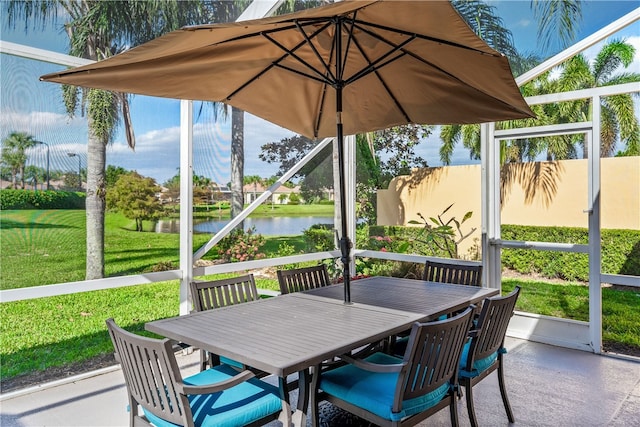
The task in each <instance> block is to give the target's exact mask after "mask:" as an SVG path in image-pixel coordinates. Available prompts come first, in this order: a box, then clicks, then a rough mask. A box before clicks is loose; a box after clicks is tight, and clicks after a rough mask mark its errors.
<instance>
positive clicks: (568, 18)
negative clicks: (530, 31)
mask: <svg viewBox="0 0 640 427" xmlns="http://www.w3.org/2000/svg"><path fill="white" fill-rule="evenodd" d="M531 6H532V8H533V14H534V16H535V17H536V19H537V20H538V40H539V41H540V42H541V43H542V48H543V49H549V48H551V47H553V46H552V45H553V43H557V45H558V46H557V47H559V48H560V49H564V48H566V47H567V46H569V45H570V43H572V42H573V40H574V39H575V37H576V34H577V24H578V23H579V22H580V21H581V20H582V1H581V0H532V2H531Z"/></svg>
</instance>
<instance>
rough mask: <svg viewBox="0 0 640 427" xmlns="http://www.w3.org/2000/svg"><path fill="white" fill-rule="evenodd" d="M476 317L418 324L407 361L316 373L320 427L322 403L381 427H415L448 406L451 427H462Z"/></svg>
mask: <svg viewBox="0 0 640 427" xmlns="http://www.w3.org/2000/svg"><path fill="white" fill-rule="evenodd" d="M471 313H472V309H471V307H470V308H468V309H466V310H465V311H464V312H462V313H460V314H459V315H457V316H455V317H452V318H449V319H445V320H440V321H435V322H430V323H415V324H414V325H413V327H412V328H411V335H410V338H409V345H408V346H407V350H406V351H405V353H404V356H403V357H402V358H399V357H395V356H391V355H389V354H387V353H383V352H376V353H373V354H372V355H369V356H367V357H365V358H354V357H351V356H349V355H343V356H340V357H341V358H342V359H343V360H344V361H345V362H347V364H346V365H343V366H340V367H337V368H335V369H325V370H320V367H316V369H315V371H314V372H319V374H318V375H314V376H313V379H312V384H311V393H312V395H311V411H312V420H313V425H314V427H315V426H318V423H319V413H318V410H319V402H320V401H321V400H326V401H328V402H330V403H332V404H333V405H335V406H338V407H339V408H341V409H344V410H346V411H348V412H351V413H352V414H355V415H357V416H359V417H361V418H364V419H365V420H367V421H369V422H371V423H374V424H376V425H379V426H412V425H415V424H417V423H419V422H421V421H422V420H424V419H426V418H428V417H430V416H431V415H433V414H435V413H436V412H438V411H440V410H441V409H443V408H446V407H447V406H448V407H449V410H450V416H451V424H452V425H453V426H457V425H458V412H457V404H456V400H457V399H456V396H457V384H458V381H457V377H458V369H459V362H460V355H461V352H462V348H463V346H464V342H465V339H466V337H467V334H468V332H469V325H470V322H471Z"/></svg>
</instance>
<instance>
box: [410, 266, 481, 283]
mask: <svg viewBox="0 0 640 427" xmlns="http://www.w3.org/2000/svg"><path fill="white" fill-rule="evenodd" d="M422 280H428V281H430V282H441V283H451V284H456V285H470V286H482V265H462V264H457V263H453V262H436V261H427V262H425V265H424V272H423V274H422Z"/></svg>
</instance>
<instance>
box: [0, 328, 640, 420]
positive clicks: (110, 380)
mask: <svg viewBox="0 0 640 427" xmlns="http://www.w3.org/2000/svg"><path fill="white" fill-rule="evenodd" d="M506 345H507V348H508V354H507V355H506V356H505V359H506V362H505V363H506V379H507V387H508V392H509V397H510V400H511V405H512V407H513V411H514V414H515V417H516V424H517V425H521V426H625V427H626V426H640V361H633V360H624V359H619V358H614V357H603V356H597V355H594V354H590V353H586V352H582V351H576V350H568V349H564V348H559V347H554V346H550V345H545V344H538V343H533V342H529V341H524V340H518V339H511V338H509V339H508V341H507V344H506ZM197 358H198V354H197V353H192V354H190V355H179V356H178V362H179V363H180V364H181V366H183V369H184V370H183V372H184V373H190V372H194V371H195V370H196V369H197V365H196V362H197V360H198V359H197ZM271 380H272V381H275V380H274V379H273V378H271ZM296 397H297V396H296V395H295V393H294V394H293V395H292V400H294V401H295V399H296ZM474 397H475V399H476V412H477V415H478V421H479V423H480V425H483V426H500V425H508V424H509V422H508V420H507V417H506V415H505V412H504V409H503V406H502V401H501V399H500V392H499V390H498V381H497V377H496V374H492V375H491V376H490V377H489V378H487V379H485V380H484V381H482V382H481V383H480V384H478V385H477V386H476V388H474ZM0 405H1V409H0V413H1V417H0V425H2V426H3V427H9V426H15V427H18V426H25V427H26V426H45V425H46V426H126V425H128V414H127V411H126V406H127V401H126V391H125V385H124V379H123V377H122V373H121V372H120V370H119V369H118V368H117V367H116V368H111V369H110V368H107V369H103V370H101V371H96V373H95V375H90V376H88V377H86V378H85V377H82V378H76V379H71V380H69V381H65V382H59V383H57V384H51V385H45V386H41V387H37V388H32V389H25V390H18V391H15V392H13V393H9V394H4V395H2V401H1V402H0ZM323 409H324V410H323V411H322V414H323V415H324V418H323V419H322V420H321V421H322V424H323V425H327V426H329V425H335V426H341V425H345V424H346V423H347V421H352V420H351V419H346V418H345V417H344V414H341V413H338V412H337V411H335V410H332V408H328V407H325V408H323ZM458 409H459V415H460V425H463V426H465V425H469V419H468V417H467V411H466V406H465V400H464V399H462V400H460V401H459V403H458ZM309 424H310V423H309ZM271 425H274V426H275V425H279V424H278V423H276V422H274V423H272V424H270V426H271ZM420 425H421V426H427V425H429V426H440V425H442V426H448V425H450V422H449V413H448V410H446V409H444V410H442V411H440V412H439V413H438V414H436V415H435V416H433V417H431V418H429V419H428V420H427V421H425V422H423V423H421V424H420Z"/></svg>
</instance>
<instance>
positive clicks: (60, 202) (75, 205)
mask: <svg viewBox="0 0 640 427" xmlns="http://www.w3.org/2000/svg"><path fill="white" fill-rule="evenodd" d="M85 199H86V195H85V194H84V193H81V192H75V191H50V190H47V191H33V190H19V189H10V188H9V189H5V190H0V210H17V209H84V208H85Z"/></svg>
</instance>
